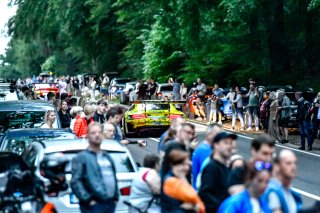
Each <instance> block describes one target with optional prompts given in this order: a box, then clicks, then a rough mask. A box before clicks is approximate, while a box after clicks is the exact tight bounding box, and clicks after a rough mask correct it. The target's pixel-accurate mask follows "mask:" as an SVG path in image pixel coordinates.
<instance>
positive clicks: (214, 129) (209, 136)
mask: <svg viewBox="0 0 320 213" xmlns="http://www.w3.org/2000/svg"><path fill="white" fill-rule="evenodd" d="M219 132H221V126H219V125H210V126H208V128H207V130H206V141H207V143H209V144H210V145H211V146H212V142H213V139H214V137H216V135H217V134H218V133H219Z"/></svg>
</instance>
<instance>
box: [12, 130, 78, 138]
mask: <svg viewBox="0 0 320 213" xmlns="http://www.w3.org/2000/svg"><path fill="white" fill-rule="evenodd" d="M59 133H70V134H73V133H72V131H71V130H70V129H41V128H34V129H32V128H25V129H8V130H7V132H6V135H7V137H32V136H46V135H48V136H49V135H57V134H59Z"/></svg>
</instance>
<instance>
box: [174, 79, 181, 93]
mask: <svg viewBox="0 0 320 213" xmlns="http://www.w3.org/2000/svg"><path fill="white" fill-rule="evenodd" d="M172 86H173V89H172V93H174V94H180V87H181V85H180V84H179V83H178V82H175V83H173V84H172Z"/></svg>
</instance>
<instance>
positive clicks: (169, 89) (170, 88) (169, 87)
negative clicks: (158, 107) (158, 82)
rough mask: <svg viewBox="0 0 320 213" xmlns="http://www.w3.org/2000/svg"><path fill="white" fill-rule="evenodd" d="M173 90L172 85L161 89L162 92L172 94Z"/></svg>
mask: <svg viewBox="0 0 320 213" xmlns="http://www.w3.org/2000/svg"><path fill="white" fill-rule="evenodd" d="M172 90H173V86H171V85H168V86H161V87H160V91H161V92H163V91H170V92H172Z"/></svg>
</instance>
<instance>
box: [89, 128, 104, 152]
mask: <svg viewBox="0 0 320 213" xmlns="http://www.w3.org/2000/svg"><path fill="white" fill-rule="evenodd" d="M88 142H89V145H90V146H93V147H100V145H101V143H102V127H101V124H100V123H97V122H93V123H91V124H89V126H88Z"/></svg>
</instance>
